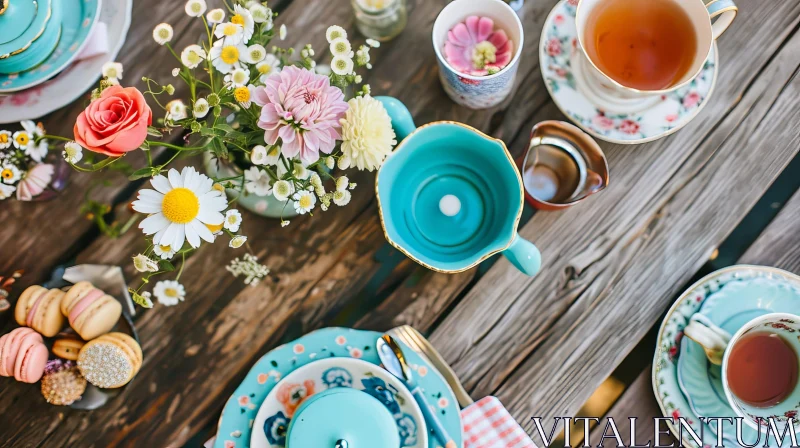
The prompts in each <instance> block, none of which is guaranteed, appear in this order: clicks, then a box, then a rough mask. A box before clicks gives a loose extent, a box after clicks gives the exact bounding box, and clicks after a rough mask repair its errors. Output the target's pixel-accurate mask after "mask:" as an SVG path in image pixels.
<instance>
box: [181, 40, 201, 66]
mask: <svg viewBox="0 0 800 448" xmlns="http://www.w3.org/2000/svg"><path fill="white" fill-rule="evenodd" d="M205 58H206V51H205V50H204V49H203V47H201V46H200V45H197V44H192V45H189V46H188V47H186V48H184V49H183V51H182V52H181V62H182V63H183V65H185V66H186V67H187V68H197V66H198V65H200V64H201V63H202V62H203V60H204V59H205Z"/></svg>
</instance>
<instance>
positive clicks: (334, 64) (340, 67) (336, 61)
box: [331, 56, 353, 76]
mask: <svg viewBox="0 0 800 448" xmlns="http://www.w3.org/2000/svg"><path fill="white" fill-rule="evenodd" d="M331 70H333V72H334V73H336V74H337V75H341V76H346V75H349V74H350V73H353V60H352V59H350V58H344V57H341V56H336V57H335V58H333V60H331Z"/></svg>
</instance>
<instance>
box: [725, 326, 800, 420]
mask: <svg viewBox="0 0 800 448" xmlns="http://www.w3.org/2000/svg"><path fill="white" fill-rule="evenodd" d="M797 370H798V359H797V353H795V351H794V348H792V346H791V345H789V343H788V342H787V341H785V340H784V339H783V337H782V336H780V335H778V334H775V333H767V332H754V333H751V334H747V335H744V336H743V337H742V338H741V339H740V340H739V341H738V342H737V343H736V345H735V346H733V347H732V349H731V354H730V359H729V360H728V367H727V374H728V384H729V385H730V388H731V392H733V394H734V395H736V397H738V398H739V399H740V400H742V401H743V402H745V403H747V404H749V405H750V406H755V407H759V408H769V407H772V406H775V405H777V404H779V403H781V402H783V401H784V400H785V399H786V398H787V397H788V396H789V395H791V393H792V392H793V391H794V388H795V386H796V385H797Z"/></svg>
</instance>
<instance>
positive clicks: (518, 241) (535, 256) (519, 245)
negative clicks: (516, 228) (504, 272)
mask: <svg viewBox="0 0 800 448" xmlns="http://www.w3.org/2000/svg"><path fill="white" fill-rule="evenodd" d="M503 255H505V257H506V258H507V259H508V261H510V262H511V264H513V265H514V267H515V268H517V269H519V270H520V271H521V272H522V273H523V274H525V275H529V276H531V277H533V276H534V275H536V273H537V272H539V268H541V267H542V254H541V252H539V249H538V248H537V247H536V246H535V245H534V244H533V243H531V242H530V241H528V240H526V239H524V238H522V237H521V236H519V234H518V233H517V234H515V235H514V240H512V241H511V245H510V246H508V249H506V250H504V251H503Z"/></svg>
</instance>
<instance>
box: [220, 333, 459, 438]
mask: <svg viewBox="0 0 800 448" xmlns="http://www.w3.org/2000/svg"><path fill="white" fill-rule="evenodd" d="M382 335H383V333H379V332H375V331H361V330H353V329H349V328H324V329H321V330H317V331H314V332H312V333H309V334H307V335H305V336H303V337H301V338H300V339H297V340H295V341H293V342H290V343H288V344H285V345H282V346H280V347H277V348H275V349H274V350H272V351H271V352H269V353H267V354H266V355H264V356H263V357H262V358H261V359H260V360H259V361H258V362H256V364H255V365H254V366H253V368H252V369H250V372H249V373H248V374H247V376H246V377H245V379H244V381H243V382H242V384H241V385H239V387H238V388H237V389H236V391H235V392H234V393H233V395H231V397H230V399H229V400H228V402H227V403H226V404H225V408H224V409H223V411H222V416H221V417H220V420H219V426H218V429H217V438H216V440H215V441H214V448H247V447H250V439H251V436H252V433H253V431H254V430H255V429H254V428H253V424H254V422H255V420H256V417H257V414H258V411H259V408H260V407H261V405H262V404H263V403H264V401H265V400H266V398H267V396H268V395H269V393H270V391H272V389H273V388H275V387H276V386H277V385H278V384H279V382H280V381H281V380H282V379H283V378H285V377H286V376H287V375H289V374H290V373H292V372H294V371H295V370H297V369H299V368H300V367H303V366H305V365H309V364H311V363H313V362H315V361H319V360H321V359H328V358H357V359H361V360H362V361H366V362H368V363H371V364H374V365H376V366H378V365H380V364H381V361H380V359H378V354H377V352H376V349H375V343H376V341H377V340H378V338H379V337H381V336H382ZM401 344H402V343H401ZM403 348H405V350H403V352H404V354H405V355H406V360H407V361H408V364H409V366H410V367H411V368H412V370H414V377H415V378H417V379H418V382H419V385H420V387H422V389H423V392H424V393H425V396H426V397H427V398H428V401H429V402H430V403H431V405H432V406H433V407H434V408H435V411H436V413H437V415H438V417H439V419H440V421H441V422H442V424H444V426H445V428H446V429H447V431H448V432H449V433H450V435H451V436H452V437H453V439H454V441H455V442H456V446H457V447H463V440H462V439H463V436H462V432H461V412H460V409H459V407H458V401H456V397H455V394H454V393H453V391H452V390H451V389H450V387H449V386H448V385H447V382H445V380H444V378H442V376H441V374H439V372H438V371H437V370H436V369H434V368H433V366H431V365H430V364H428V363H427V362H426V361H425V360H423V359H422V358H421V357H420V356H419V355H418V354H416V353H415V352H414V351H412V350H411V349H410V348H408V347H406V346H403ZM288 424H289V422H285V423H284V424H283V426H282V430H285V429H286V427H287V426H288ZM261 430H263V429H261ZM427 446H428V448H438V447H439V446H440V445H439V443H438V442H437V439H436V437H434V436H433V435H432V434H430V433H429V434H428V443H427Z"/></svg>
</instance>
